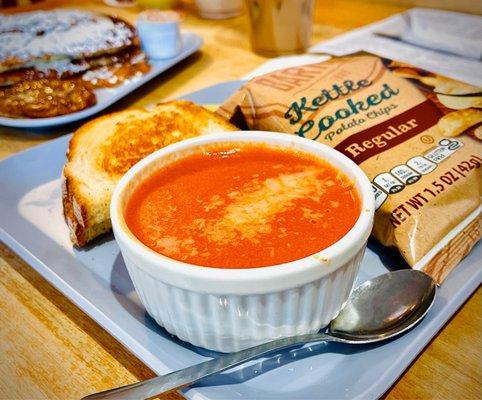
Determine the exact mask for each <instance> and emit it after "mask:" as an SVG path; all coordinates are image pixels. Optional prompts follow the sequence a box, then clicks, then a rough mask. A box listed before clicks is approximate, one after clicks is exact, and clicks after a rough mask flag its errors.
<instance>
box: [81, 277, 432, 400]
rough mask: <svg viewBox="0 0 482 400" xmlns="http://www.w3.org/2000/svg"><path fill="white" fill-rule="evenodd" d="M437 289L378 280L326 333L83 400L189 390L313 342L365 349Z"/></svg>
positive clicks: (400, 325) (403, 324) (413, 317)
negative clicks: (213, 377) (273, 354)
mask: <svg viewBox="0 0 482 400" xmlns="http://www.w3.org/2000/svg"><path fill="white" fill-rule="evenodd" d="M436 292H437V286H436V284H435V282H434V281H433V280H432V278H430V276H428V275H426V274H424V273H423V272H420V271H416V270H400V271H395V272H389V273H387V274H384V275H380V276H378V277H376V278H374V279H372V280H370V281H367V282H365V283H363V284H361V285H360V286H358V287H357V288H356V289H355V290H354V291H353V292H352V293H351V295H350V298H349V299H348V301H347V302H346V304H345V306H344V308H343V309H342V310H341V311H340V313H339V314H338V316H337V317H336V318H335V319H334V320H333V321H332V322H331V324H330V326H329V328H328V330H327V332H326V333H324V332H323V333H321V332H320V333H311V334H306V335H297V336H290V337H286V338H281V339H277V340H273V341H271V342H267V343H263V344H260V345H258V346H255V347H251V348H248V349H245V350H241V351H238V352H236V353H230V354H224V355H222V356H220V357H218V358H215V359H212V360H209V361H206V362H203V363H201V364H197V365H193V366H192V367H188V368H184V369H181V370H179V371H174V372H171V373H169V374H167V375H163V376H158V377H156V378H152V379H149V380H147V381H143V382H138V383H133V384H131V385H126V386H122V387H119V388H116V389H111V390H106V391H104V392H100V393H97V394H92V395H90V396H87V397H84V400H87V399H88V400H93V399H148V398H152V397H156V396H158V395H160V394H162V393H165V392H169V391H171V390H176V389H180V388H183V387H185V386H189V385H190V384H192V383H194V382H196V381H198V380H200V379H202V378H205V377H207V376H210V375H213V374H217V373H219V372H222V371H225V370H227V369H230V368H233V367H235V366H237V365H240V364H243V363H245V362H246V361H250V360H252V359H254V358H258V357H261V356H263V355H265V354H268V353H271V352H273V351H275V350H281V349H284V348H287V347H291V346H294V345H301V344H306V343H316V342H322V341H326V342H338V343H346V344H367V343H374V342H379V341H382V340H386V339H389V338H392V337H394V336H396V335H400V334H401V333H403V332H405V331H407V330H408V329H410V328H412V327H414V326H415V325H416V324H417V323H418V322H419V321H421V320H422V318H423V317H424V316H425V315H426V314H427V312H428V311H429V309H430V308H431V307H432V304H433V302H434V300H435V296H436Z"/></svg>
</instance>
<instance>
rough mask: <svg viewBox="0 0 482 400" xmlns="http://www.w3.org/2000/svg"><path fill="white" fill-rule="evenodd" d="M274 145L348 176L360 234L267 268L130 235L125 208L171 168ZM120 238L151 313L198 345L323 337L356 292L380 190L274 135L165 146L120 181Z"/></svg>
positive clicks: (316, 147)
mask: <svg viewBox="0 0 482 400" xmlns="http://www.w3.org/2000/svg"><path fill="white" fill-rule="evenodd" d="M232 142H234V143H236V142H237V143H240V142H250V143H266V144H268V145H273V146H276V147H281V148H290V149H297V150H301V151H304V152H307V153H311V154H314V155H317V156H319V157H320V158H323V159H325V160H327V161H328V162H330V163H331V164H332V165H334V166H335V167H337V168H339V169H340V170H342V171H343V172H344V173H345V174H347V175H348V176H349V177H350V178H351V179H352V180H353V181H354V182H355V183H356V188H357V189H358V192H359V194H360V197H361V203H362V204H361V214H360V217H359V218H358V220H357V222H356V223H355V225H354V226H353V228H352V229H351V230H350V231H349V232H348V233H347V234H346V235H345V236H343V237H342V238H341V239H340V240H339V241H338V242H336V243H335V244H333V245H332V246H330V247H328V248H326V249H324V250H322V251H320V252H319V253H317V254H315V255H312V256H309V257H305V258H303V259H300V260H297V261H293V262H289V263H285V264H281V265H276V266H271V267H261V268H247V269H222V268H207V267H199V266H194V265H190V264H186V263H183V262H180V261H176V260H173V259H171V258H168V257H166V256H163V255H161V254H159V253H156V252H155V251H153V250H151V249H149V248H148V247H147V246H145V245H144V244H142V243H141V242H140V241H139V240H138V239H137V238H136V237H135V236H134V235H133V234H132V233H131V232H130V230H129V228H128V227H127V225H126V223H125V221H124V210H125V205H126V202H127V200H128V199H129V197H130V195H131V194H132V192H133V191H134V190H135V189H136V188H137V187H138V185H139V184H140V183H142V182H143V181H144V180H145V179H146V178H147V177H148V176H150V175H151V174H152V173H153V172H155V171H157V170H159V169H160V168H161V167H162V166H163V165H166V164H169V163H171V162H173V161H174V160H176V159H179V158H182V157H185V156H186V155H187V154H191V153H193V152H196V151H198V149H199V148H200V147H203V146H206V145H210V144H214V143H232ZM110 211H111V219H112V226H113V229H114V234H115V237H116V240H117V243H118V244H119V247H120V250H121V252H122V256H123V257H124V261H125V264H126V266H127V269H128V271H129V274H130V276H131V279H132V281H133V283H134V287H135V288H136V291H137V293H138V294H139V297H140V299H141V301H142V303H143V304H144V306H145V307H146V310H147V312H148V313H149V314H150V315H151V316H152V317H153V318H154V319H155V320H156V321H157V323H158V324H159V325H161V326H163V327H164V328H165V329H166V330H167V331H169V332H170V333H172V334H174V335H176V336H178V337H179V338H180V339H182V340H185V341H188V342H190V343H192V344H194V345H196V346H201V347H205V348H208V349H211V350H217V351H222V352H231V351H237V350H240V349H243V348H247V347H250V346H254V345H256V344H259V343H262V342H266V341H269V340H272V339H276V338H279V337H283V336H291V335H297V334H304V333H311V332H316V331H318V330H319V329H320V328H322V327H323V326H326V325H327V324H328V323H329V322H330V321H331V320H332V319H333V318H334V317H336V315H337V314H338V312H339V311H340V309H341V308H342V307H343V305H344V303H345V301H346V300H347V299H348V296H349V295H350V292H351V290H352V287H353V284H354V281H355V277H356V274H357V271H358V267H359V265H360V261H361V259H362V257H363V253H364V251H365V246H366V242H367V240H368V237H369V235H370V231H371V228H372V224H373V213H374V197H373V193H372V187H371V184H370V182H369V180H368V178H367V177H366V176H365V174H364V173H363V172H362V170H361V169H360V168H359V167H358V166H357V165H356V164H355V163H353V162H352V161H351V160H350V159H348V158H347V157H345V156H344V155H343V154H341V153H339V152H337V151H336V150H333V149H332V148H330V147H328V146H325V145H322V144H320V143H317V142H314V141H312V140H308V139H303V138H300V137H297V136H294V135H287V134H280V133H274V132H260V131H251V132H246V131H244V132H221V133H216V134H211V135H207V136H201V137H197V138H193V139H189V140H185V141H182V142H179V143H175V144H173V145H170V146H168V147H165V148H163V149H161V150H159V151H157V152H155V153H153V154H151V155H149V156H148V157H146V158H145V159H143V160H142V161H140V162H139V163H137V164H136V165H134V166H133V167H132V168H131V169H130V170H129V171H128V172H127V173H126V175H125V176H124V177H123V178H122V179H121V181H120V182H119V184H118V186H117V188H116V190H115V192H114V195H113V198H112V202H111V209H110Z"/></svg>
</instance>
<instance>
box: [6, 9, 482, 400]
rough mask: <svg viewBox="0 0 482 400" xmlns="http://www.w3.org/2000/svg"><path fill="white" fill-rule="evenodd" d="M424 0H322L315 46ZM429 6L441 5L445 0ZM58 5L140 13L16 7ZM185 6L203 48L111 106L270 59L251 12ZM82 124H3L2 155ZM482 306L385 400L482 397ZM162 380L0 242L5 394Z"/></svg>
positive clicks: (228, 76) (186, 88)
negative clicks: (252, 30) (214, 12)
mask: <svg viewBox="0 0 482 400" xmlns="http://www.w3.org/2000/svg"><path fill="white" fill-rule="evenodd" d="M414 3H415V2H411V1H407V0H402V1H400V2H396V1H378V2H375V1H371V2H368V1H365V2H364V1H361V0H360V1H355V0H344V1H343V0H334V1H333V0H332V1H327V0H320V1H318V2H317V6H316V13H315V25H314V35H313V42H317V41H320V40H323V39H327V38H330V37H332V36H335V35H337V34H340V33H342V32H344V31H347V30H349V29H353V28H356V27H359V26H362V25H365V24H368V23H371V22H374V21H376V20H379V19H382V18H385V17H387V16H389V15H391V14H394V13H397V12H400V11H403V10H405V9H407V8H409V7H410V6H411V5H413V4H414ZM422 3H424V4H427V1H425V2H422ZM429 3H430V5H431V6H436V5H437V4H436V3H437V2H435V1H432V2H429ZM441 4H442V5H443V6H444V7H445V8H452V9H457V8H458V7H457V5H458V2H457V1H449V0H445V1H443V2H442V3H441ZM461 4H463V6H464V10H469V11H472V12H479V13H480V12H481V10H480V2H478V1H473V2H470V1H469V2H467V1H462V2H461ZM58 6H75V7H76V8H85V9H92V10H98V11H103V12H108V13H115V14H117V15H120V16H121V17H123V18H126V19H128V20H130V21H131V22H134V21H135V18H136V14H137V12H138V11H139V10H138V9H136V8H133V9H122V10H121V9H113V8H110V7H108V6H105V5H103V4H102V3H101V2H100V1H83V2H76V1H73V0H68V1H64V2H62V1H59V0H46V1H44V2H40V3H36V4H35V5H32V6H26V7H21V8H17V9H16V10H14V11H18V10H19V9H21V10H23V9H31V8H39V7H42V8H52V7H58ZM11 11H12V10H11V9H6V12H11ZM181 11H182V12H183V14H184V21H183V27H184V28H185V29H186V30H191V31H194V32H196V33H198V34H199V35H201V36H202V37H203V38H204V40H205V44H204V46H203V48H202V50H201V51H200V52H199V53H197V54H195V55H193V56H191V57H190V58H189V59H188V60H186V61H185V62H183V63H181V64H180V65H178V66H176V67H174V68H172V69H171V70H170V71H169V72H167V73H165V74H163V75H162V76H160V77H158V78H156V79H154V80H153V81H151V82H150V83H148V84H146V85H145V86H143V87H142V88H140V89H139V90H137V91H136V92H135V93H133V94H131V95H130V96H128V98H125V99H123V100H121V101H120V102H118V103H116V104H115V105H114V106H112V107H110V108H109V109H108V110H107V111H106V112H110V111H113V110H118V109H122V108H125V107H135V106H144V105H147V104H151V103H156V102H159V101H161V100H164V99H169V98H174V97H177V96H179V95H182V94H185V93H188V92H191V91H193V90H197V89H200V88H203V87H206V86H209V85H212V84H215V83H219V82H223V81H226V80H234V79H238V78H239V77H241V76H243V75H244V74H246V73H248V72H249V71H251V70H252V69H254V68H256V67H257V66H259V65H260V64H262V63H263V62H264V61H265V60H266V59H265V58H263V57H261V56H258V55H256V54H254V53H252V52H251V50H250V47H249V37H248V23H247V17H246V15H242V16H240V17H237V18H233V19H229V20H224V21H216V22H212V21H207V20H203V19H200V18H198V17H197V16H196V14H195V11H194V8H193V5H192V3H191V2H190V1H184V2H183V3H182V7H181ZM75 127H76V126H75V125H74V126H69V127H64V128H62V129H54V130H45V131H40V132H29V131H25V130H18V129H7V128H0V159H1V158H4V157H7V156H9V155H11V154H14V153H16V152H18V151H21V150H24V149H27V148H29V147H31V146H34V145H36V144H39V143H42V142H45V141H46V140H49V139H53V138H55V137H58V136H59V135H61V134H64V133H66V132H68V131H71V130H72V129H75ZM1 190H2V189H1V188H0V191H1ZM481 310H482V291H481V290H480V288H479V289H478V291H477V292H476V293H475V294H473V295H472V297H471V298H470V299H469V300H468V301H467V303H466V304H465V305H464V306H463V307H462V308H461V309H460V310H459V312H458V313H457V314H456V315H455V316H454V317H453V318H452V319H451V320H450V321H449V323H448V324H447V325H446V326H445V327H444V329H443V330H442V331H441V332H440V333H439V334H438V335H437V337H436V338H434V339H433V340H432V341H431V343H430V344H429V345H428V346H427V348H426V349H425V350H424V351H423V353H422V354H421V355H420V356H419V357H418V358H417V359H416V360H415V361H414V362H413V363H412V365H411V366H410V368H408V370H407V371H406V372H405V373H404V374H403V376H402V377H401V378H400V379H399V380H398V381H397V382H396V383H395V384H394V385H393V387H392V388H391V389H390V390H389V391H388V392H387V393H386V394H385V396H384V397H385V398H386V399H480V398H482V317H481V312H480V311H481ZM367 368H369V366H367ZM152 376H154V374H153V372H152V371H151V370H150V369H149V368H148V367H146V366H145V365H144V364H143V363H142V362H140V361H139V360H138V359H137V358H136V357H134V356H133V355H132V354H130V353H129V352H128V351H127V350H126V349H124V348H123V347H122V345H121V344H120V343H118V342H117V341H116V340H115V339H114V338H112V337H111V336H110V335H109V334H108V333H107V332H106V331H104V330H103V329H102V328H101V327H100V326H98V325H97V324H96V323H95V322H94V321H93V320H92V319H90V317H88V316H87V315H86V314H84V313H83V312H82V311H80V310H79V309H78V308H77V307H76V306H75V305H73V304H72V303H71V302H70V301H69V300H68V299H67V298H66V297H65V296H63V295H62V294H61V293H60V292H58V291H57V290H56V289H55V288H53V287H52V286H51V285H50V284H49V283H48V282H46V281H45V280H44V279H43V278H42V277H41V276H40V275H39V274H38V273H37V272H35V271H34V270H33V269H32V268H30V267H29V266H28V265H27V264H26V263H25V262H23V261H22V260H21V259H20V258H19V257H17V256H16V255H14V254H13V253H12V252H11V251H10V250H9V249H8V248H7V247H6V246H4V245H3V244H1V243H0V398H1V399H70V398H80V397H82V396H84V395H86V394H88V393H91V392H94V391H99V390H104V389H107V388H111V387H114V386H119V385H123V384H127V383H131V382H135V381H138V380H142V379H146V378H149V377H152ZM161 398H162V399H163V400H180V399H181V396H180V395H178V394H176V393H172V394H167V395H164V396H162V397H161Z"/></svg>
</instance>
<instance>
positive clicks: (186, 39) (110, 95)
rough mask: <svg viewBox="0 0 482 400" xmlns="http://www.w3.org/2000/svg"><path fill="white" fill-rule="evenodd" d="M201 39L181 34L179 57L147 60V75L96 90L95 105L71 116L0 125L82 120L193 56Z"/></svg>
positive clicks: (45, 124)
mask: <svg viewBox="0 0 482 400" xmlns="http://www.w3.org/2000/svg"><path fill="white" fill-rule="evenodd" d="M202 42H203V41H202V39H201V37H200V36H198V35H196V34H195V33H183V34H182V50H181V53H179V55H177V56H176V57H173V58H168V59H165V60H152V59H151V60H149V64H150V65H151V69H150V71H149V72H148V73H146V74H144V75H141V76H139V77H136V78H133V79H130V80H129V81H127V82H125V83H124V84H122V85H120V86H116V87H113V88H104V89H96V90H95V95H96V97H97V103H96V104H95V105H94V106H92V107H88V108H86V109H85V110H82V111H78V112H74V113H71V114H66V115H60V116H58V117H51V118H7V117H0V125H3V126H9V127H12V128H30V129H38V128H46V127H53V126H58V125H64V124H68V123H71V122H76V121H79V120H82V119H84V118H87V117H90V116H92V115H95V114H97V113H98V112H100V111H102V110H104V109H105V108H107V107H109V106H110V105H111V104H113V103H115V102H116V101H117V100H119V99H121V98H122V97H124V96H126V95H128V94H129V93H131V92H132V91H134V90H135V89H137V88H138V87H140V86H142V85H143V84H144V83H146V82H148V81H150V80H151V79H152V78H155V77H156V76H157V75H159V74H161V73H162V72H164V71H166V70H167V69H169V68H171V67H172V66H173V65H175V64H177V63H178V62H180V61H182V60H184V59H185V58H186V57H188V56H190V55H191V54H193V53H194V52H195V51H196V50H198V49H199V48H200V47H201V45H202Z"/></svg>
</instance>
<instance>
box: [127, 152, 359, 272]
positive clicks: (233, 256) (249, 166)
mask: <svg viewBox="0 0 482 400" xmlns="http://www.w3.org/2000/svg"><path fill="white" fill-rule="evenodd" d="M359 215H360V198H359V195H358V193H357V191H356V189H355V187H354V183H353V182H352V181H350V179H349V178H348V177H347V176H346V175H345V174H344V173H343V172H341V171H340V170H338V169H337V168H335V167H333V166H332V165H330V164H329V163H328V162H326V161H323V160H321V159H319V158H316V157H315V156H312V155H308V154H306V153H303V152H299V151H296V150H287V149H283V148H276V147H271V146H268V145H262V144H241V143H240V144H232V143H231V144H219V145H214V146H210V147H209V148H204V149H203V150H202V151H200V152H199V153H194V154H191V155H187V156H186V157H184V158H182V159H179V160H177V161H174V162H173V163H171V164H169V165H167V166H165V167H162V169H160V170H159V171H158V172H156V173H154V174H153V175H152V176H150V177H149V178H148V179H147V180H146V181H144V182H143V183H141V184H140V186H139V187H138V188H137V189H136V190H134V193H133V194H132V196H131V198H130V199H129V201H128V204H127V207H126V213H125V218H126V223H127V226H128V227H129V229H130V230H131V231H132V233H133V234H134V235H135V236H136V237H137V238H138V239H139V240H140V241H141V242H142V243H144V244H145V245H146V246H148V247H150V248H151V249H152V250H154V251H156V252H158V253H160V254H163V255H165V256H167V257H170V258H172V259H175V260H179V261H183V262H185V263H189V264H194V265H199V266H205V267H216V268H254V267H263V266H271V265H277V264H282V263H286V262H289V261H294V260H298V259H300V258H303V257H306V256H309V255H312V254H314V253H317V252H319V251H320V250H323V249H324V248H326V247H328V246H330V245H332V244H333V243H335V242H336V241H337V240H339V239H340V238H341V237H343V236H344V235H345V234H346V233H347V232H348V231H349V230H350V229H351V228H352V227H353V225H354V224H355V222H356V220H357V219H358V217H359Z"/></svg>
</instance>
